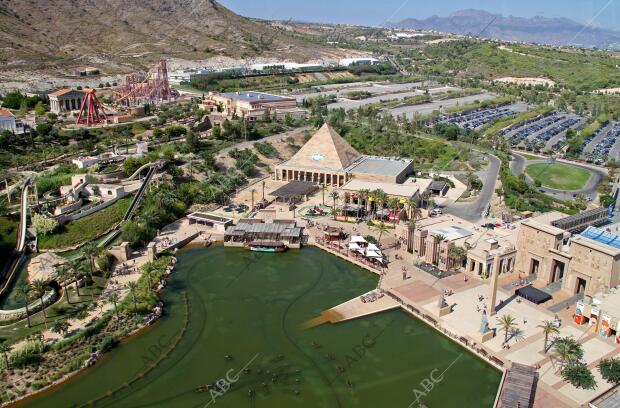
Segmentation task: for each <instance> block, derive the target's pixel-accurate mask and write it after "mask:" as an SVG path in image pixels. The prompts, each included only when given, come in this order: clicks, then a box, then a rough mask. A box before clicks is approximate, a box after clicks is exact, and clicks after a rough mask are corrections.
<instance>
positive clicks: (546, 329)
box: [537, 320, 560, 353]
mask: <svg viewBox="0 0 620 408" xmlns="http://www.w3.org/2000/svg"><path fill="white" fill-rule="evenodd" d="M537 327H540V328H541V329H543V333H545V344H544V345H543V353H546V352H547V345H548V341H549V335H550V334H558V333H560V329H558V328H557V327H556V326H555V325H554V324H553V322H552V321H550V320H545V321H544V322H543V323H542V324H539V325H538V326H537Z"/></svg>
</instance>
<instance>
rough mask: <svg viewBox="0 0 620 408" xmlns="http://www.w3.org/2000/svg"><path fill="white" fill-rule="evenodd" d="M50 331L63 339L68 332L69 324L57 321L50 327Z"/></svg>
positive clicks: (64, 321)
mask: <svg viewBox="0 0 620 408" xmlns="http://www.w3.org/2000/svg"><path fill="white" fill-rule="evenodd" d="M52 331H53V332H54V333H58V334H60V335H62V337H65V336H66V335H67V332H68V331H69V323H67V321H66V320H58V321H56V323H54V325H53V326H52Z"/></svg>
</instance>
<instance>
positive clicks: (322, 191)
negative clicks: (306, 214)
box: [321, 184, 327, 206]
mask: <svg viewBox="0 0 620 408" xmlns="http://www.w3.org/2000/svg"><path fill="white" fill-rule="evenodd" d="M325 190H327V185H326V184H321V193H322V194H323V206H325Z"/></svg>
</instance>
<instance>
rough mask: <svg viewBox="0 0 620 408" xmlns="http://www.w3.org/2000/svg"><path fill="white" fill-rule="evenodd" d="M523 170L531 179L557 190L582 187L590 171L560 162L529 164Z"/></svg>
mask: <svg viewBox="0 0 620 408" xmlns="http://www.w3.org/2000/svg"><path fill="white" fill-rule="evenodd" d="M525 172H526V173H527V175H528V176H530V177H531V178H532V179H533V180H538V181H540V183H541V184H542V185H543V186H545V187H550V188H555V189H558V190H578V189H580V188H583V187H584V186H585V185H586V183H587V182H588V179H590V176H591V175H592V173H590V172H589V171H587V170H585V169H583V168H581V167H576V166H571V165H568V164H560V163H553V164H548V163H537V164H530V165H529V166H527V167H526V168H525Z"/></svg>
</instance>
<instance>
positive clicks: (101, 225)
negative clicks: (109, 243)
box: [38, 197, 131, 249]
mask: <svg viewBox="0 0 620 408" xmlns="http://www.w3.org/2000/svg"><path fill="white" fill-rule="evenodd" d="M130 204H131V197H125V198H122V199H120V200H118V201H117V202H116V203H114V204H112V205H111V206H109V207H107V208H104V209H103V210H100V211H97V212H96V213H94V214H91V215H88V216H86V217H84V218H80V219H79V220H76V221H71V222H69V223H67V224H65V225H63V226H61V227H60V228H59V229H58V232H55V233H53V234H50V235H42V236H40V237H38V240H39V248H41V249H52V248H64V247H68V246H72V245H77V244H79V243H82V242H88V241H91V240H93V239H96V238H97V237H99V236H100V235H102V234H103V233H104V232H106V231H107V230H108V229H110V228H112V227H113V226H114V224H117V223H118V222H120V221H121V220H122V219H123V216H124V215H125V213H126V212H127V209H128V208H129V205H130Z"/></svg>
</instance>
